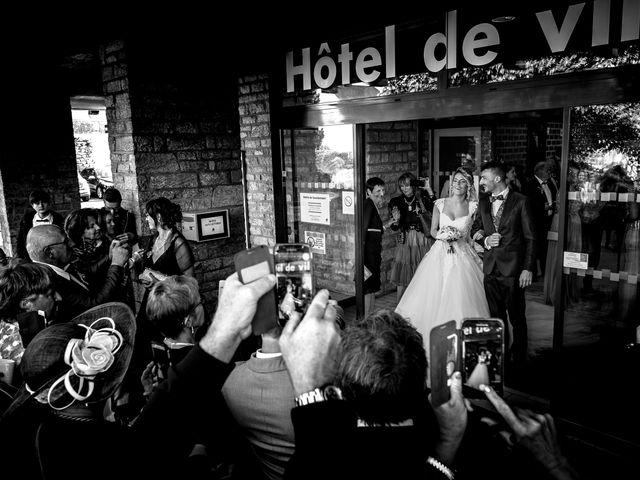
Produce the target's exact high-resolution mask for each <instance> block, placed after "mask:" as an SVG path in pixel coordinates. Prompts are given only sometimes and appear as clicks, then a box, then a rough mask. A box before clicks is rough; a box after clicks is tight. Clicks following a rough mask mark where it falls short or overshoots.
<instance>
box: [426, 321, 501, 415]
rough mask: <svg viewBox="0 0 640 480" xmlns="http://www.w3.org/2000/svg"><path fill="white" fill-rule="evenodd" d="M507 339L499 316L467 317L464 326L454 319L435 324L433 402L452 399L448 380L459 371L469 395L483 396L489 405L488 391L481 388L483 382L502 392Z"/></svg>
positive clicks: (432, 334) (432, 339)
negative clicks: (458, 327)
mask: <svg viewBox="0 0 640 480" xmlns="http://www.w3.org/2000/svg"><path fill="white" fill-rule="evenodd" d="M504 342H505V339H504V322H503V321H502V320H500V319H499V318H465V319H463V321H462V326H461V329H460V330H457V329H456V322H455V321H454V320H451V321H449V322H446V323H443V324H442V325H436V326H435V327H433V328H432V329H431V332H430V337H429V351H430V354H429V357H430V358H429V365H430V366H429V372H430V381H431V403H432V404H433V406H434V407H437V406H438V405H441V404H442V403H444V402H446V401H448V400H449V398H450V392H449V382H448V380H449V378H450V377H451V374H453V372H455V371H460V373H461V374H462V388H463V394H464V396H465V398H469V399H476V400H482V401H483V405H484V402H486V404H487V406H488V405H489V402H488V401H487V400H486V396H485V394H484V392H482V391H481V390H480V389H479V386H480V385H482V384H484V385H489V386H490V387H492V388H493V389H494V390H495V391H496V393H498V395H502V394H503V390H504V388H503V385H504V366H503V362H504V349H505V345H504ZM489 409H491V408H490V406H489Z"/></svg>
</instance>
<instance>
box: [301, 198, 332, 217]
mask: <svg viewBox="0 0 640 480" xmlns="http://www.w3.org/2000/svg"><path fill="white" fill-rule="evenodd" d="M330 203H331V195H330V194H328V193H300V221H302V222H306V223H317V224H320V225H331V214H330V210H329V205H330Z"/></svg>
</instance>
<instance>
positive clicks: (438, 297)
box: [396, 198, 490, 358]
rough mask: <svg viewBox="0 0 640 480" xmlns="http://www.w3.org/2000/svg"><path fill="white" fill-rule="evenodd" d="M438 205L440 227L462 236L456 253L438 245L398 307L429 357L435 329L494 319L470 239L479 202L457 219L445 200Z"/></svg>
mask: <svg viewBox="0 0 640 480" xmlns="http://www.w3.org/2000/svg"><path fill="white" fill-rule="evenodd" d="M435 205H436V207H437V208H438V210H439V211H440V225H439V228H442V227H444V226H447V225H451V226H453V227H455V228H457V229H458V230H459V231H460V232H461V234H462V236H461V238H460V239H458V240H456V241H455V242H454V243H453V253H448V251H447V250H448V248H449V244H448V243H447V242H444V241H436V242H435V244H434V245H433V246H432V247H431V250H429V252H428V253H427V254H426V255H425V256H424V258H423V259H422V261H421V262H420V265H418V268H417V270H416V273H415V274H414V276H413V279H412V280H411V283H410V284H409V286H408V287H407V289H406V290H405V292H404V295H403V296H402V299H401V300H400V303H398V306H397V307H396V312H397V313H399V314H400V315H402V316H403V317H405V318H406V319H407V320H409V321H410V322H411V323H412V324H413V325H414V326H415V327H416V328H417V329H418V331H419V332H420V333H421V334H422V337H423V341H424V345H425V348H426V350H427V354H428V353H429V333H430V332H431V328H433V327H434V326H436V325H440V324H442V323H444V322H447V321H449V320H455V321H456V324H457V328H460V325H461V323H462V319H463V318H465V317H485V318H488V317H489V316H490V315H489V305H488V304H487V298H486V296H485V294H484V284H483V278H484V274H483V272H482V260H481V259H480V257H478V254H477V253H476V252H475V250H474V248H473V244H472V243H471V242H472V240H471V238H470V231H471V225H472V223H473V215H474V213H475V212H476V210H477V208H478V203H477V202H469V214H468V215H465V216H464V217H459V218H456V219H451V218H449V217H448V216H447V214H445V213H444V212H443V209H444V198H440V199H438V200H436V202H435ZM427 358H429V357H428V356H427Z"/></svg>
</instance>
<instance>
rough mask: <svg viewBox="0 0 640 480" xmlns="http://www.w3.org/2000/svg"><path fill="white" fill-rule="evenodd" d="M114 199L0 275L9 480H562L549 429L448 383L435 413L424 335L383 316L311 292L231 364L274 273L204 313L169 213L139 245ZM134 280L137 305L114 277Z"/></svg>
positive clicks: (3, 427) (3, 426) (78, 215)
mask: <svg viewBox="0 0 640 480" xmlns="http://www.w3.org/2000/svg"><path fill="white" fill-rule="evenodd" d="M374 187H375V186H374ZM116 192H117V191H109V190H108V191H107V192H106V193H105V209H101V210H85V209H81V210H80V211H75V212H71V213H70V214H69V215H68V216H67V217H66V219H65V220H64V222H63V226H62V227H60V226H59V225H56V224H54V223H53V215H51V214H50V215H49V217H50V219H51V220H52V222H51V223H46V224H43V225H32V226H31V227H30V228H29V229H28V231H27V233H26V236H25V242H26V245H25V248H26V251H27V253H28V255H29V259H28V260H27V259H26V258H24V259H17V258H14V259H11V260H9V261H8V264H7V265H6V266H4V267H1V269H0V318H1V321H0V339H1V340H0V354H1V355H2V358H7V359H11V360H13V361H14V362H15V364H16V369H15V375H14V376H13V378H12V379H11V382H10V384H7V383H6V379H5V383H2V382H0V385H2V391H3V396H2V397H1V398H2V399H3V400H2V402H3V403H2V404H0V405H1V409H0V413H2V416H1V417H0V431H1V432H2V437H3V439H7V440H6V441H4V442H3V456H5V458H7V459H11V460H10V461H8V462H3V469H2V471H3V475H7V478H62V477H64V476H67V475H68V474H69V472H79V473H78V474H79V475H87V476H88V477H90V478H93V479H99V478H112V477H113V476H116V475H117V476H124V477H125V478H202V479H219V478H233V479H244V478H247V479H249V478H251V479H255V478H269V479H281V478H287V479H298V478H323V479H324V478H360V477H363V478H366V477H369V478H387V477H389V478H391V477H393V478H443V479H444V478H446V479H452V478H454V477H456V476H458V477H459V478H466V477H469V478H516V477H517V478H544V476H546V477H548V478H558V479H560V478H562V479H565V478H577V476H576V472H575V471H574V470H573V469H572V468H571V466H570V465H569V463H568V462H567V459H566V458H565V456H564V455H563V454H562V451H561V449H560V447H559V444H558V438H557V436H556V431H555V425H554V421H553V418H552V417H550V416H549V415H543V414H536V413H533V412H530V411H528V410H517V409H516V410H513V409H511V407H509V406H508V405H507V404H506V403H505V402H504V400H503V399H502V398H500V397H499V396H498V395H497V394H496V393H495V392H494V391H493V390H492V389H491V388H490V387H489V386H486V385H483V386H481V388H482V389H483V390H484V391H485V393H486V396H487V399H488V400H489V401H490V402H491V404H492V405H494V407H495V409H496V412H497V413H495V412H494V413H493V414H492V413H490V412H488V411H487V412H483V413H481V412H480V411H479V410H478V409H476V410H470V409H469V408H468V405H467V402H466V401H465V399H464V397H463V395H462V385H461V377H460V374H459V373H455V374H453V376H452V381H451V385H450V397H451V398H450V400H449V401H448V402H445V403H444V404H442V405H440V406H438V407H437V408H432V407H431V404H430V397H429V390H428V389H427V388H426V379H427V376H426V375H427V365H428V362H427V354H426V351H425V348H424V344H423V338H422V335H421V334H420V333H419V332H418V330H416V328H415V327H413V326H412V325H411V324H410V323H409V322H408V321H407V320H406V319H405V318H403V317H402V316H401V315H399V314H398V313H396V312H393V311H389V310H374V311H372V312H370V314H369V315H367V316H366V318H365V319H364V320H362V321H359V322H355V323H353V324H349V325H345V324H344V321H343V319H342V315H341V309H340V307H339V306H338V305H337V302H336V301H335V300H332V299H330V297H329V293H328V291H326V290H321V291H320V292H318V293H317V294H316V295H315V297H314V299H313V302H312V303H311V305H310V306H309V308H308V310H307V312H306V313H305V314H304V316H303V315H301V314H300V313H297V312H294V313H293V314H292V315H291V316H290V318H289V320H288V321H287V322H286V324H284V325H282V326H278V327H276V328H274V329H272V330H270V331H268V332H265V333H263V334H262V335H261V337H260V348H259V349H257V350H256V351H254V352H252V353H251V354H250V355H248V356H247V357H246V358H238V352H239V351H241V349H240V348H239V347H241V345H242V344H243V342H246V341H248V340H249V339H250V338H251V337H252V335H251V331H252V328H251V321H252V319H253V317H254V314H255V311H256V308H257V302H258V300H259V299H260V297H261V296H262V295H264V294H265V293H267V292H268V291H269V290H271V289H273V288H274V286H275V284H276V280H275V277H274V276H273V275H266V276H263V277H261V278H260V279H258V280H256V281H254V282H252V283H250V284H247V285H243V284H242V283H241V282H240V281H239V280H238V278H237V275H236V274H233V275H231V276H230V277H228V278H227V279H226V280H225V288H224V289H223V290H222V293H221V296H220V298H219V299H218V305H217V308H216V311H215V312H214V314H213V315H210V314H209V313H208V312H207V311H206V309H205V308H204V306H203V303H202V299H201V297H200V292H199V288H198V283H197V281H196V279H195V278H193V274H194V263H195V261H194V256H193V253H192V252H191V249H190V247H189V244H188V242H186V240H185V239H184V237H183V236H182V235H181V233H180V231H179V228H178V227H177V225H178V224H179V222H180V217H181V213H180V208H179V206H177V205H176V204H174V203H172V202H170V201H169V200H167V199H166V198H158V199H154V200H151V201H150V202H148V203H147V204H146V215H147V222H148V224H149V226H150V228H151V229H152V230H153V231H154V235H153V237H152V239H151V241H149V242H148V244H147V245H146V246H145V247H142V248H139V239H138V235H137V232H136V231H135V221H132V219H131V217H130V215H129V212H126V211H122V210H120V209H121V207H120V205H119V201H121V198H120V196H119V194H118V193H116ZM116 198H117V199H118V200H114V199H116ZM107 202H108V203H109V204H110V205H109V204H107ZM41 203H42V202H38V205H40V204H41ZM422 203H424V200H422ZM420 208H424V205H421V206H420ZM34 209H35V207H34ZM414 241H415V243H418V242H417V241H416V239H415V238H414V239H413V240H411V243H410V244H409V245H412V246H413V245H414ZM145 269H146V270H147V271H148V275H147V276H145V277H144V278H146V280H144V285H145V293H144V296H143V300H142V304H141V305H140V306H139V307H138V308H135V307H136V305H135V304H133V305H132V304H130V303H128V300H129V299H130V298H129V297H128V295H127V290H128V289H129V287H130V283H128V282H127V278H131V279H133V280H137V278H138V276H139V275H138V272H142V271H144V270H145ZM489 425H491V426H489ZM509 434H510V435H509ZM504 438H508V441H506V442H505V441H504V440H503V439H504ZM487 459H491V465H490V468H487V467H488V466H487ZM479 467H481V470H479ZM485 473H486V475H485Z"/></svg>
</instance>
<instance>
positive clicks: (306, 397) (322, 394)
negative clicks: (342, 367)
mask: <svg viewBox="0 0 640 480" xmlns="http://www.w3.org/2000/svg"><path fill="white" fill-rule="evenodd" d="M342 399H343V398H342V390H340V389H339V388H338V387H336V386H335V385H325V386H324V387H320V388H314V389H313V390H311V391H310V392H305V393H303V394H301V395H298V396H297V397H296V407H300V406H302V405H309V404H311V403H318V402H324V401H326V400H342Z"/></svg>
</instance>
